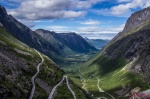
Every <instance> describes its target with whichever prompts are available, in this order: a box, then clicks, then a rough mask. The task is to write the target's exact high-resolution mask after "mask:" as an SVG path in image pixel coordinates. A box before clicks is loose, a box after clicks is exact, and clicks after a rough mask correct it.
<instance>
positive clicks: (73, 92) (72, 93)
mask: <svg viewBox="0 0 150 99" xmlns="http://www.w3.org/2000/svg"><path fill="white" fill-rule="evenodd" d="M65 78H66V83H67V87H68V89H69V90H70V92H71V93H72V95H73V97H74V99H76V95H75V93H74V92H73V90H72V89H71V87H70V85H69V82H68V77H67V76H65Z"/></svg>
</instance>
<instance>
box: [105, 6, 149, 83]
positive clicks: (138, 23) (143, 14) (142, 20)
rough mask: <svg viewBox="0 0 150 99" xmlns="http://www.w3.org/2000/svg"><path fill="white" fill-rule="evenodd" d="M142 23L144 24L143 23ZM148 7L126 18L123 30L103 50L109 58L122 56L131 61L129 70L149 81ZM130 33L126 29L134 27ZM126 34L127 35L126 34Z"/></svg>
mask: <svg viewBox="0 0 150 99" xmlns="http://www.w3.org/2000/svg"><path fill="white" fill-rule="evenodd" d="M143 24H144V25H143ZM149 24H150V7H148V8H145V9H143V10H141V11H138V12H135V13H133V14H132V15H131V17H130V18H129V19H128V21H127V23H126V26H125V28H124V30H123V32H121V33H119V34H118V35H117V36H116V37H115V38H114V39H113V40H112V41H111V42H110V43H109V45H108V46H107V47H106V48H105V49H104V50H103V55H106V56H108V57H109V58H111V59H115V58H117V57H123V58H125V59H126V60H127V61H128V62H133V61H134V59H136V61H135V62H133V64H132V66H131V68H130V71H131V72H134V73H140V74H142V75H143V78H144V79H145V80H146V81H147V82H149V83H150V76H149V75H150V74H149V71H150V62H149V61H150V26H149ZM135 27H137V28H136V30H135V31H132V33H130V34H128V32H127V31H130V30H132V29H134V28H135ZM126 34H128V35H126Z"/></svg>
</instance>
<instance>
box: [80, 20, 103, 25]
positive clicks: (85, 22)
mask: <svg viewBox="0 0 150 99" xmlns="http://www.w3.org/2000/svg"><path fill="white" fill-rule="evenodd" d="M100 23H101V22H100V21H98V20H92V19H89V20H87V21H83V22H80V24H84V25H99V24H100Z"/></svg>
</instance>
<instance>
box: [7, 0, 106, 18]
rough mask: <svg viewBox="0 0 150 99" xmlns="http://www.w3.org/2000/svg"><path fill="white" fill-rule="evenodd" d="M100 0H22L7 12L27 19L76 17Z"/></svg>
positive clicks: (82, 14) (83, 13) (85, 12)
mask: <svg viewBox="0 0 150 99" xmlns="http://www.w3.org/2000/svg"><path fill="white" fill-rule="evenodd" d="M11 1H15V0H11ZM17 1H18V2H20V1H21V0H17ZM101 1H104V0H24V1H23V2H22V3H21V4H20V6H19V7H18V8H16V9H8V12H9V14H12V15H13V16H15V17H16V18H18V19H29V20H41V19H60V18H76V17H82V16H85V15H86V14H87V11H86V9H88V8H90V7H92V6H93V5H94V4H96V3H98V2H101Z"/></svg>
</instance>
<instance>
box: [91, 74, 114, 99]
mask: <svg viewBox="0 0 150 99" xmlns="http://www.w3.org/2000/svg"><path fill="white" fill-rule="evenodd" d="M93 76H94V75H93ZM94 77H95V76H94ZM95 78H96V79H97V80H98V82H97V88H98V90H99V92H104V93H106V94H107V95H109V96H110V97H111V98H112V99H115V98H114V96H112V95H111V94H109V93H107V92H106V91H104V90H102V88H100V87H99V82H100V79H98V78H97V77H95ZM100 98H101V97H100Z"/></svg>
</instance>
